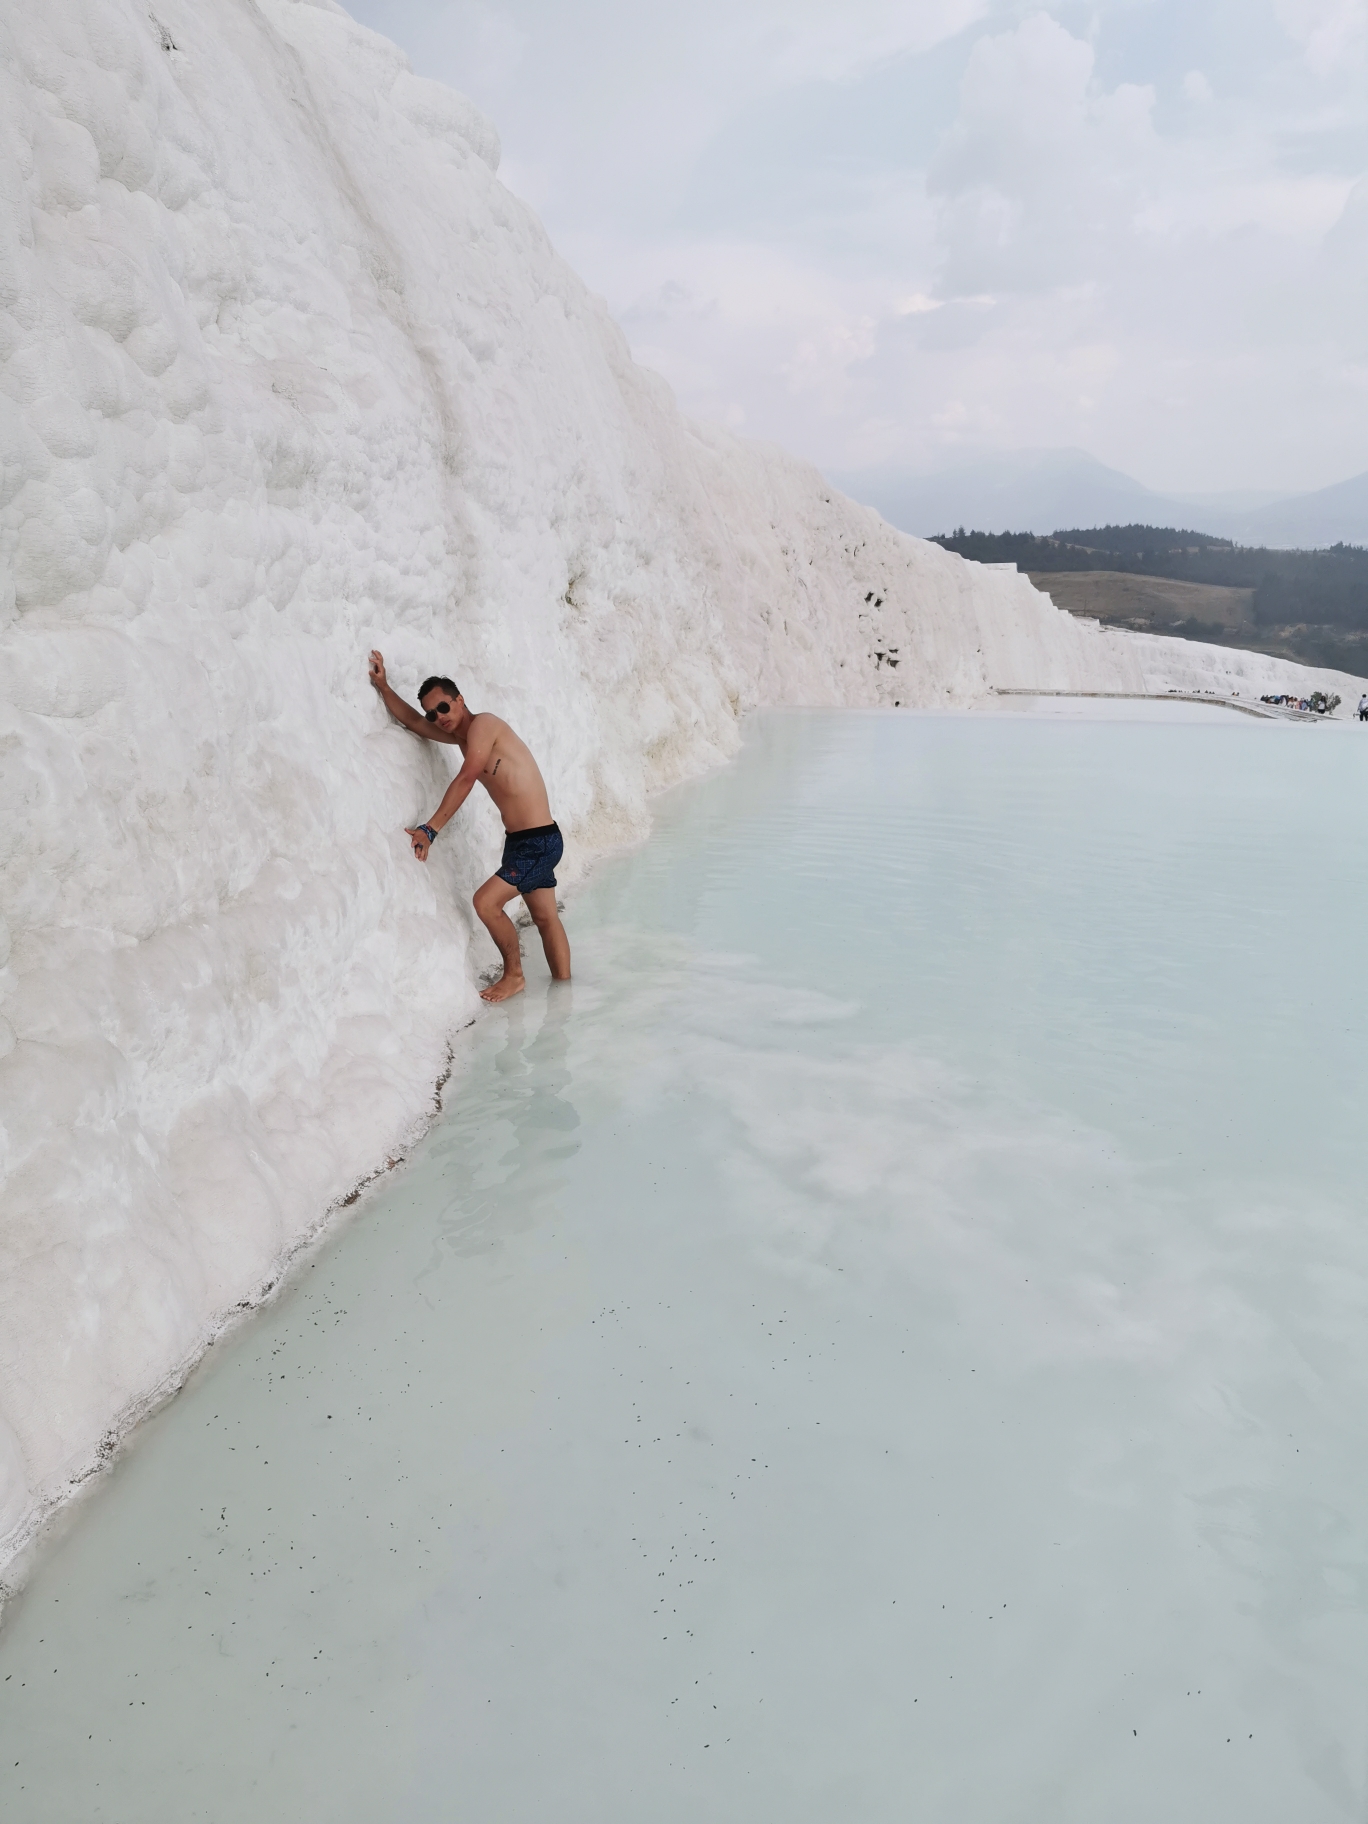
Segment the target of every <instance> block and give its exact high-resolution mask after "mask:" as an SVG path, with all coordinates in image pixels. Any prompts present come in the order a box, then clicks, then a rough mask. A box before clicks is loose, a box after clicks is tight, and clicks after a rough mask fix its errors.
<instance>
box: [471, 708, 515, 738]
mask: <svg viewBox="0 0 1368 1824" xmlns="http://www.w3.org/2000/svg"><path fill="white" fill-rule="evenodd" d="M470 728H471V733H472V734H475V733H478V734H481V735H487V736H488V735H498V734H508V735H511V734H512V733H513V730H512V729H511V728H510V727H509V726H508V724H507V722H505V721H504V719H503V717H502V716H496V715H492V714H491V713H490V711H489V710H487V709H482V710H480V712H479V713H478V715H473V716H472V717H471V718H470Z"/></svg>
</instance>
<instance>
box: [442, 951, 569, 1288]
mask: <svg viewBox="0 0 1368 1824" xmlns="http://www.w3.org/2000/svg"><path fill="white" fill-rule="evenodd" d="M574 992H575V990H574V984H573V983H572V982H554V983H549V984H548V985H547V990H546V994H545V997H544V998H543V997H542V996H540V995H534V994H533V992H532V991H531V990H529V991H528V993H526V994H522V995H519V996H518V997H517V999H516V1000H513V1001H510V1002H508V1003H506V1006H505V1009H504V1010H503V1011H502V1012H501V1013H500V1015H499V1018H500V1020H501V1021H502V1022H503V1023H504V1037H503V1043H502V1045H500V1046H499V1048H498V1050H497V1051H495V1052H494V1054H493V1056H492V1058H491V1059H490V1060H489V1061H490V1062H491V1063H492V1065H493V1070H492V1072H491V1073H490V1074H489V1076H488V1077H487V1078H486V1079H485V1085H484V1086H482V1089H481V1090H479V1091H476V1093H475V1094H474V1095H472V1096H470V1097H469V1098H468V1099H467V1100H466V1101H464V1103H458V1106H457V1110H456V1120H455V1122H454V1123H453V1128H454V1129H455V1132H454V1133H453V1139H455V1138H457V1137H458V1136H459V1141H460V1143H461V1151H462V1153H463V1154H464V1155H465V1156H466V1157H467V1158H470V1157H472V1155H473V1163H474V1165H475V1169H474V1171H473V1172H472V1173H471V1177H470V1179H469V1180H468V1181H467V1184H466V1185H465V1186H464V1187H462V1188H461V1189H458V1191H457V1194H456V1197H455V1199H454V1201H453V1204H452V1207H451V1208H450V1209H449V1210H448V1211H447V1212H446V1213H445V1215H444V1216H443V1217H442V1218H441V1219H440V1220H439V1223H438V1228H437V1234H438V1241H439V1244H440V1245H442V1246H444V1247H446V1248H448V1249H450V1250H451V1251H452V1252H453V1253H456V1254H471V1253H478V1252H482V1251H483V1250H484V1249H486V1248H488V1247H489V1245H490V1243H491V1240H492V1239H493V1237H492V1234H491V1231H492V1230H493V1229H494V1227H495V1226H496V1225H497V1227H498V1228H499V1229H501V1230H503V1231H504V1232H508V1231H509V1230H510V1228H511V1229H515V1230H520V1229H525V1228H528V1227H530V1226H531V1225H532V1224H533V1223H535V1222H536V1221H537V1220H538V1219H539V1217H540V1216H541V1214H542V1213H543V1211H544V1209H545V1206H546V1203H547V1201H548V1200H549V1199H550V1198H551V1197H553V1196H554V1195H555V1194H556V1193H557V1192H558V1191H560V1190H562V1189H563V1188H564V1185H565V1162H566V1161H567V1160H569V1159H571V1158H573V1157H574V1155H575V1154H576V1153H577V1152H578V1151H579V1144H580V1143H579V1141H578V1139H576V1138H575V1137H574V1136H575V1130H576V1129H577V1128H578V1127H579V1124H580V1117H579V1111H578V1110H577V1109H576V1107H575V1105H574V1103H573V1102H572V1101H571V1100H570V1099H569V1096H568V1095H567V1093H566V1092H567V1091H568V1090H569V1088H570V1031H569V1025H570V1014H571V1011H572V1008H573V1002H574ZM539 1013H540V1016H541V1017H540V1018H538V1014H539ZM474 1074H475V1073H474V1072H472V1073H471V1077H468V1078H467V1085H468V1086H469V1087H470V1088H471V1089H472V1090H473V1089H474V1088H475V1085H474V1082H473V1081H472V1078H473V1077H474ZM499 1140H503V1141H504V1144H502V1145H499V1144H498V1142H499ZM472 1142H473V1144H472ZM491 1142H492V1143H493V1144H492V1145H491Z"/></svg>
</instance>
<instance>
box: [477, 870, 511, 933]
mask: <svg viewBox="0 0 1368 1824" xmlns="http://www.w3.org/2000/svg"><path fill="white" fill-rule="evenodd" d="M500 885H501V882H500V881H499V880H497V879H494V880H487V881H486V882H485V883H484V885H483V886H482V887H476V889H475V898H474V900H473V901H472V902H471V903H472V904H473V905H474V907H475V915H476V917H477V918H480V919H482V920H483V921H484V923H485V924H488V923H489V921H490V919H491V918H497V917H498V916H499V913H500V912H502V910H503V907H504V895H503V894H502V893H500V891H499V887H500Z"/></svg>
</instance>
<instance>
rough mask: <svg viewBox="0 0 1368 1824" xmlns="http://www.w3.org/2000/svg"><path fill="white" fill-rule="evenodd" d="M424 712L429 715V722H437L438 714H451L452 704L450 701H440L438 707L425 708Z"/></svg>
mask: <svg viewBox="0 0 1368 1824" xmlns="http://www.w3.org/2000/svg"><path fill="white" fill-rule="evenodd" d="M423 714H424V715H425V716H426V717H427V719H428V721H429V722H435V721H436V720H437V718H438V716H449V715H450V714H451V705H450V703H439V704H438V705H437V707H436V709H425V710H424V711H423Z"/></svg>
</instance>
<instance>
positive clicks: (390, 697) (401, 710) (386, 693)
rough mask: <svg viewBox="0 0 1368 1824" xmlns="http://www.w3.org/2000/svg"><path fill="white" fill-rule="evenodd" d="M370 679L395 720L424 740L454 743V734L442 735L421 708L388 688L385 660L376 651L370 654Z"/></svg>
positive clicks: (449, 744)
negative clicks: (417, 707) (407, 701)
mask: <svg viewBox="0 0 1368 1824" xmlns="http://www.w3.org/2000/svg"><path fill="white" fill-rule="evenodd" d="M370 681H371V683H372V684H373V685H374V686H375V688H376V691H377V692H378V693H379V696H380V700H381V702H382V703H383V704H384V705H385V708H386V709H387V710H388V711H389V713H390V714H391V715H392V716H393V717H394V719H395V721H396V722H399V723H401V724H402V725H403V726H404V727H405V728H407V729H409V730H411V731H412V733H413V734H415V735H421V736H422V737H423V739H424V740H425V741H443V742H445V743H446V744H447V745H448V746H451V745H453V744H454V743H455V740H456V737H455V735H444V734H443V733H442V731H441V729H440V728H438V727H437V726H436V725H435V724H434V723H432V722H429V721H428V719H427V717H426V716H425V715H424V714H423V712H422V710H421V709H415V708H414V707H413V705H412V704H411V703H406V702H405V701H404V699H403V698H402V697H401V696H400V695H399V692H398V691H397V690H391V689H390V682H389V679H388V678H387V677H386V675H385V660H384V657H383V655H382V654H380V653H378V652H373V653H372V654H371V655H370Z"/></svg>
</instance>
